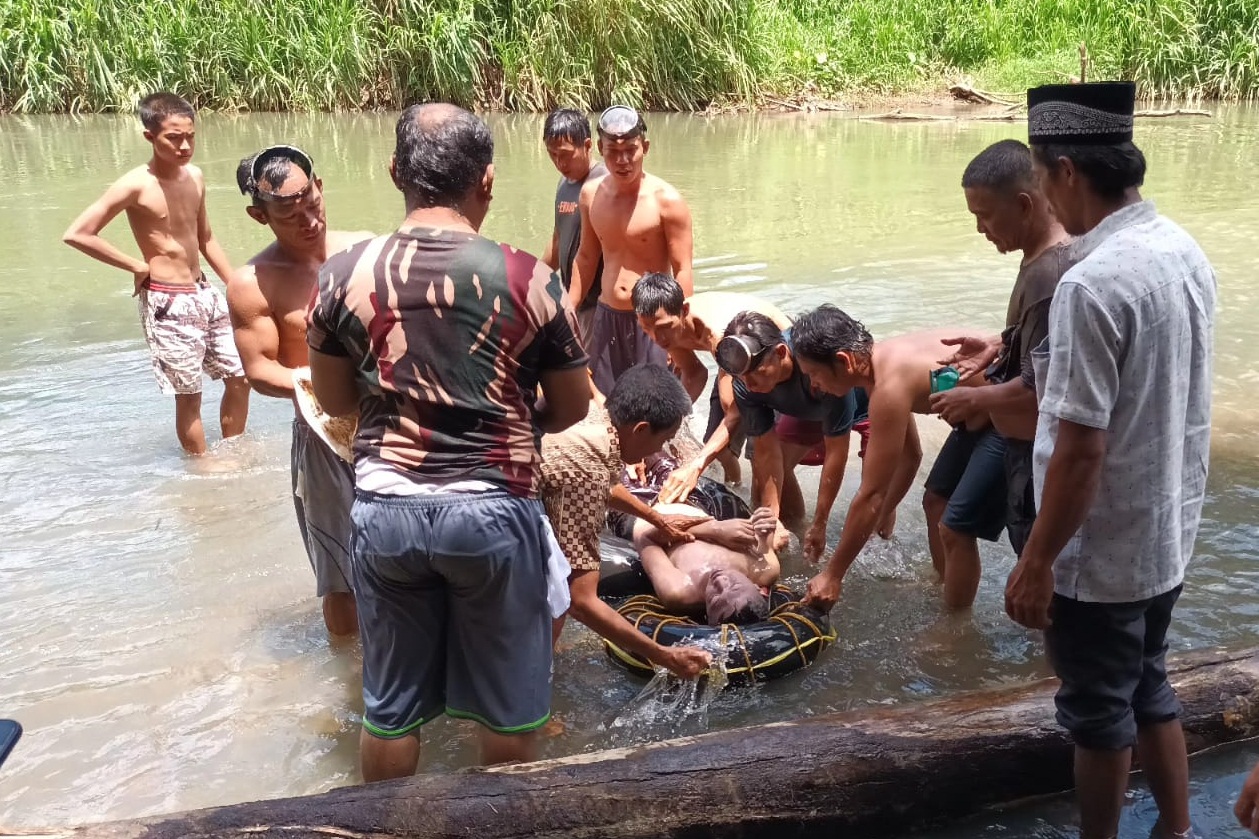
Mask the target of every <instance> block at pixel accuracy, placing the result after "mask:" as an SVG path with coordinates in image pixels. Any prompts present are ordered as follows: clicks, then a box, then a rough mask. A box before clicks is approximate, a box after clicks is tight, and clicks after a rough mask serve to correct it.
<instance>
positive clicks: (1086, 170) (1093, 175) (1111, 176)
mask: <svg viewBox="0 0 1259 839" xmlns="http://www.w3.org/2000/svg"><path fill="white" fill-rule="evenodd" d="M1032 154H1033V155H1035V156H1036V159H1037V160H1038V161H1039V162H1040V164H1041V165H1042V166H1044V167H1045V168H1046V169H1049V170H1051V171H1052V170H1056V169H1057V168H1058V166H1059V165H1060V164H1059V163H1058V159H1059V158H1061V157H1065V158H1067V159H1068V160H1070V161H1071V162H1072V163H1074V164H1075V167H1076V168H1077V169H1079V170H1080V174H1082V175H1084V177H1085V178H1086V179H1087V180H1088V182H1089V186H1091V187H1092V188H1093V191H1094V192H1096V193H1097V194H1098V195H1100V196H1101V197H1103V198H1112V199H1113V198H1119V197H1121V196H1122V195H1123V194H1124V191H1125V190H1127V189H1130V188H1132V187H1138V186H1141V185H1142V184H1143V183H1145V155H1144V154H1142V153H1141V150H1140V149H1139V148H1137V147H1136V146H1134V145H1133V144H1132V143H1119V144H1117V145H1113V146H1107V145H1066V144H1059V143H1047V144H1045V145H1039V144H1038V145H1035V146H1032Z"/></svg>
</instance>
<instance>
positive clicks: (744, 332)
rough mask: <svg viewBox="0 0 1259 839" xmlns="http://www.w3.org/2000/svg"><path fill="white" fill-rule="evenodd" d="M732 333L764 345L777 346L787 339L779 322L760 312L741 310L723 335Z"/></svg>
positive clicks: (727, 325) (726, 335)
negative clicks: (779, 326)
mask: <svg viewBox="0 0 1259 839" xmlns="http://www.w3.org/2000/svg"><path fill="white" fill-rule="evenodd" d="M731 335H738V336H740V337H743V336H746V337H749V338H753V339H755V340H756V342H757V343H758V344H760V345H761V346H762V347H776V346H778V345H779V344H781V343H784V341H785V339H784V338H783V331H782V330H781V329H779V328H778V324H776V323H774V322H773V321H772V320H770V319H769V318H768V317H766V316H765V315H763V314H761V313H760V312H739V314H737V315H735V316H734V317H733V318H731V319H730V323H728V324H726V331H725V333H724V335H723V337H729V336H731Z"/></svg>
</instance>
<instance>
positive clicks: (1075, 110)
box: [1027, 82, 1137, 146]
mask: <svg viewBox="0 0 1259 839" xmlns="http://www.w3.org/2000/svg"><path fill="white" fill-rule="evenodd" d="M1136 98H1137V86H1136V85H1135V84H1133V83H1132V82H1090V83H1088V84H1047V85H1044V86H1042V87H1034V88H1032V89H1031V90H1029V91H1027V142H1028V143H1030V144H1032V145H1047V144H1050V143H1060V144H1064V145H1091V146H1115V145H1118V144H1120V143H1128V142H1131V141H1132V112H1133V108H1134V106H1135V104H1136Z"/></svg>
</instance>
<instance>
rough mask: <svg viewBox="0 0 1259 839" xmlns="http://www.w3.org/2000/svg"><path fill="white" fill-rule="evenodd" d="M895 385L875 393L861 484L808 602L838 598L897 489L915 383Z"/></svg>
mask: <svg viewBox="0 0 1259 839" xmlns="http://www.w3.org/2000/svg"><path fill="white" fill-rule="evenodd" d="M896 385H897V382H896V381H889V382H884V383H883V384H880V385H879V387H878V389H876V390H875V391H874V392H873V393H871V394H870V446H869V450H868V451H867V452H866V462H865V466H864V467H862V472H861V486H860V487H859V488H858V489H857V494H856V496H855V497H854V498H853V500H852V503H851V504H850V505H849V507H848V517H847V518H846V519H845V520H844V530H843V533H842V534H841V535H840V537H839V545H837V546H836V548H835V552H834V553H833V554H832V555H831V558H830V561H829V562H828V563H827V564H826V567H825V568H824V569H823V570H822V571H821V572H820V573H818V574H817V575H816V576H815V577H814V578H813V579H812V580H810V581H809V588H808V593H807V594H806V595H805V603H807V604H808V605H811V606H814V607H816V608H818V609H822V610H823V611H826V610H829V609H830V608H831V607H832V606H834V605H835V601H836V600H838V599H839V593H840V588H841V585H842V582H843V579H844V575H845V574H847V573H848V568H849V567H850V566H851V565H852V564H853V562H854V561H856V559H857V555H858V554H859V553H861V549H862V548H864V547H865V546H866V543H867V542H868V541H870V536H871V535H873V533H874V531H875V528H876V527H878V525H879V522H880V521H881V519H882V516H883V513H884V510H885V508H886V505H887V502H888V501H889V500H890V499H891V498H892V497H893V494H894V492H895V489H896V478H897V467H898V466H899V464H900V461H901V456H902V454H903V453H904V450H905V447H906V444H907V435H908V434H909V429H908V426H909V424H910V423H912V422H913V417H912V411H913V399H912V395H911V392H910V389H909V388H904V387H902V388H897V386H896ZM915 439H916V437H915Z"/></svg>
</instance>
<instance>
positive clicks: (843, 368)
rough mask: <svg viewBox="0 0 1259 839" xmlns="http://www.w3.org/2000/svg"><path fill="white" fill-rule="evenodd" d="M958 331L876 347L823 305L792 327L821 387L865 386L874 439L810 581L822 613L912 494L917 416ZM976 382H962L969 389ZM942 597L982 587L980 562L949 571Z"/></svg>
mask: <svg viewBox="0 0 1259 839" xmlns="http://www.w3.org/2000/svg"><path fill="white" fill-rule="evenodd" d="M953 334H957V332H956V330H947V329H945V330H933V331H930V332H914V333H910V334H908V335H900V336H897V337H895V338H891V339H888V340H886V341H880V342H879V343H877V344H876V343H875V342H874V340H873V339H872V338H871V337H870V333H869V332H867V331H866V328H865V327H864V326H862V325H861V323H859V322H858V321H855V320H853V319H852V318H851V317H849V316H848V315H846V314H845V313H844V312H842V311H840V310H839V309H837V308H835V307H834V306H821V307H819V308H817V309H814V310H813V311H812V312H808V313H807V314H803V315H801V316H800V317H799V318H797V319H796V323H795V325H794V326H793V327H792V336H793V338H794V342H793V344H792V347H793V349H794V350H795V357H796V361H797V363H798V364H799V365H800V367H801V368H802V369H803V370H804V372H805V374H806V375H807V376H808V377H809V380H810V381H811V382H812V383H813V386H814V387H815V388H818V389H819V390H822V391H824V392H826V393H832V394H843V393H848V392H849V391H850V390H852V389H853V388H858V387H859V388H864V389H865V391H866V393H867V394H868V395H869V399H870V407H869V412H870V442H869V448H868V450H867V453H866V459H865V464H864V466H863V467H862V471H861V486H860V487H859V488H858V489H857V494H856V496H854V498H853V500H852V503H851V504H850V505H849V507H848V517H847V518H846V519H845V520H844V530H843V534H842V535H841V536H840V539H839V545H837V546H836V548H835V552H834V553H833V554H832V555H831V558H830V561H829V562H828V563H827V564H826V567H825V568H824V569H823V570H822V571H821V572H820V573H819V574H817V575H816V576H815V577H814V578H813V579H812V580H810V581H809V589H808V593H807V594H806V595H805V602H806V603H808V604H809V605H811V606H815V607H817V608H819V609H822V610H823V611H825V610H827V609H830V608H831V607H832V606H834V605H835V601H836V600H838V599H839V592H840V588H841V583H842V581H843V579H844V574H846V573H847V571H848V568H849V566H851V565H852V563H853V562H854V561H855V560H856V559H857V554H859V553H860V552H861V549H862V548H864V547H865V545H866V542H868V541H869V540H870V535H871V534H872V533H874V530H875V527H876V525H877V524H878V522H879V521H880V519H881V517H882V516H883V515H884V514H885V512H886V511H887V510H888V509H889V505H890V507H891V508H892V509H895V506H896V505H897V504H899V503H900V501H901V499H902V498H904V497H905V493H906V492H908V491H909V487H910V485H911V484H912V483H913V480H914V476H915V475H916V474H917V472H918V464H919V463H920V462H921V461H922V448H921V446H920V445H919V442H918V427H917V425H916V424H915V422H914V417H913V415H914V414H926V413H930V412H931V393H932V382H933V377H932V375H931V373H932V371H933V370H935V369H937V368H938V367H939V361H938V360H937V359H941V358H944V357H946V356H948V355H950V354H951V353H952V351H953V350H952V347H951V346H950V345H948V344H946V343H945V340H946V339H947V338H948V337H949V336H950V335H953ZM972 382H973V383H976V384H977V383H978V382H975V381H974V380H973V379H972V380H970V381H967V382H962V385H964V386H965V385H969V384H971V383H972ZM943 576H944V597H945V602H946V603H948V604H949V605H950V606H953V607H955V608H956V607H958V606H969V605H970V603H969V602H966V603H961V600H962V599H963V598H960V597H959V593H960V592H966V591H969V592H971V597H972V598H973V597H974V591H975V588H976V586H977V585H978V579H979V567H978V563H975V564H974V565H973V566H972V565H969V564H967V565H959V566H955V565H954V564H952V563H950V564H949V565H947V566H946V567H945V569H944V575H943Z"/></svg>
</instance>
